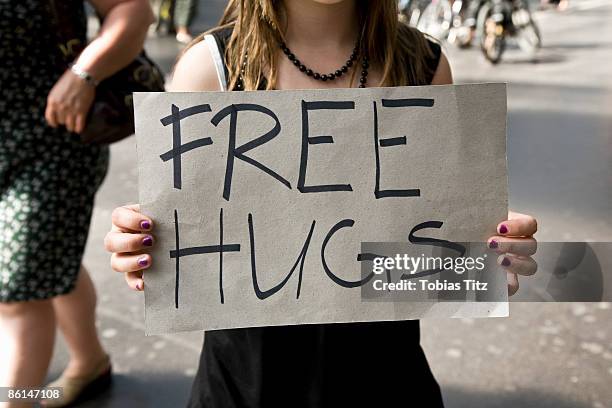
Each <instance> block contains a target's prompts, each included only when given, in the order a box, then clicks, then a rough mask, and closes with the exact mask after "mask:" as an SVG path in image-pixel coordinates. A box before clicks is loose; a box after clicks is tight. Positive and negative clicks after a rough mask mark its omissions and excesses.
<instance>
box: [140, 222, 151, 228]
mask: <svg viewBox="0 0 612 408" xmlns="http://www.w3.org/2000/svg"><path fill="white" fill-rule="evenodd" d="M140 228H142V229H143V230H148V229H150V228H151V223H150V222H149V221H147V220H144V221H140Z"/></svg>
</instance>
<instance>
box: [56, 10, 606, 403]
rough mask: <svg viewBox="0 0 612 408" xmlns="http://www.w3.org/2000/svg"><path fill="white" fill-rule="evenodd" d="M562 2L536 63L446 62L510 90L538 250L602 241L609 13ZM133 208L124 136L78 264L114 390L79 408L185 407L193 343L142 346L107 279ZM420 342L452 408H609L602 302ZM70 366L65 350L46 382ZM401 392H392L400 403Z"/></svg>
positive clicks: (117, 284) (169, 54)
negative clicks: (108, 248)
mask: <svg viewBox="0 0 612 408" xmlns="http://www.w3.org/2000/svg"><path fill="white" fill-rule="evenodd" d="M571 3H572V4H571V7H570V9H569V10H568V11H566V12H562V13H560V12H555V11H541V12H537V13H536V19H537V21H538V24H539V25H540V28H541V31H542V34H543V43H544V46H543V49H542V50H541V51H540V52H539V53H538V54H537V55H536V57H535V58H528V57H526V56H525V55H523V54H522V53H521V52H520V51H518V50H510V51H509V52H508V53H507V55H506V56H504V61H503V62H502V63H501V64H500V65H498V66H491V65H490V64H488V63H487V62H486V61H484V59H483V58H482V56H481V55H480V52H479V51H478V50H476V49H472V50H458V49H456V48H455V47H454V46H452V45H447V46H446V52H447V54H448V56H449V59H450V61H451V64H452V67H453V70H454V75H455V79H456V82H458V83H466V82H486V81H504V82H508V106H509V117H508V127H509V134H508V166H509V183H510V204H511V208H514V209H517V210H520V211H522V212H527V213H530V214H534V215H535V216H536V217H537V218H538V219H539V224H540V226H541V229H540V232H539V233H538V239H539V240H541V241H587V242H590V241H595V242H611V241H612V239H611V238H612V232H611V231H612V191H611V184H612V111H611V110H610V106H611V102H612V76H611V75H610V65H611V63H612V28H610V22H611V21H612V2H610V1H606V0H573V1H572V2H571ZM222 7H223V2H222V1H219V0H215V1H202V2H201V4H200V8H199V16H198V18H197V20H196V22H195V24H194V27H195V29H196V31H198V30H203V29H206V28H208V27H210V26H211V25H213V24H214V23H215V21H217V19H218V18H219V16H220V13H221V10H222ZM147 49H148V51H149V53H150V54H151V56H153V57H154V58H155V59H156V60H157V61H159V63H160V64H161V65H162V66H163V67H164V69H165V70H169V68H170V67H171V65H172V63H173V61H174V60H175V58H176V55H177V53H178V51H179V50H180V47H179V46H178V45H177V44H176V43H175V42H174V40H173V39H172V38H157V37H155V36H151V38H150V39H149V41H148V43H147ZM136 201H137V169H136V150H135V140H134V139H133V138H132V139H129V140H126V141H123V142H121V143H119V144H117V145H114V146H113V147H112V160H111V168H110V171H109V174H108V176H107V178H106V181H105V183H104V185H103V187H102V188H101V190H100V192H99V194H98V197H97V203H96V207H95V210H94V218H93V223H92V227H91V233H90V240H89V244H88V248H87V252H86V255H85V264H86V265H87V267H88V268H89V269H90V270H91V272H92V275H93V279H94V281H95V283H96V286H97V288H98V293H99V307H98V314H99V317H98V327H99V331H100V335H101V336H102V339H103V341H104V344H105V345H106V347H107V348H108V350H109V352H110V353H111V355H112V358H113V363H114V369H115V373H116V382H115V387H114V388H113V390H112V391H110V392H108V393H107V394H106V395H104V396H103V397H102V398H101V399H100V400H98V401H97V402H96V403H95V404H93V403H92V404H88V405H87V406H92V407H93V406H103V407H130V408H135V407H179V406H183V405H184V404H185V402H186V400H187V396H188V394H189V390H190V386H191V381H192V378H193V376H194V374H195V370H196V367H197V363H198V356H199V351H200V347H201V343H202V334H201V333H187V334H177V335H171V336H152V337H145V336H144V334H143V333H144V326H143V296H142V295H141V294H138V293H133V292H131V291H129V290H128V289H127V287H126V286H125V285H124V281H123V279H122V277H121V276H120V275H119V274H117V273H114V272H112V271H111V269H110V267H109V262H108V259H109V257H108V255H107V254H106V253H105V252H104V250H103V247H102V239H103V237H104V234H105V233H106V231H107V230H108V228H109V224H110V213H111V211H112V209H113V208H114V207H115V206H118V205H122V204H126V203H133V202H136ZM604 266H605V265H604ZM607 266H608V267H607V269H606V270H607V273H608V274H609V273H610V270H611V269H612V266H611V265H609V264H608V265H607ZM609 284H610V283H609V281H608V285H609ZM422 339H423V347H424V349H425V351H426V353H427V355H428V357H429V360H430V364H431V367H432V370H433V371H434V373H435V375H436V377H437V378H438V380H439V382H440V384H441V387H442V391H443V393H444V398H445V401H446V404H447V406H448V407H450V408H458V407H466V408H468V407H469V408H479V407H483V408H484V407H487V408H496V407H500V408H501V407H504V408H505V407H513V408H514V407H544V408H545V407H551V408H552V407H555V408H565V407H568V408H569V407H580V408H582V407H593V408H602V407H612V387H610V385H611V384H612V341H611V340H612V310H611V307H610V304H609V303H563V304H541V303H523V304H519V303H512V304H511V316H510V317H509V318H503V319H482V320H474V319H437V320H424V321H423V322H422ZM395 341H397V349H398V350H401V339H396V340H395ZM389 357H390V358H392V356H389ZM66 361H67V355H66V350H65V347H64V345H63V342H62V341H61V340H60V341H58V344H57V347H56V353H55V356H54V360H53V364H52V369H51V373H50V375H49V378H52V377H55V376H56V375H58V374H59V373H60V371H61V369H62V367H63V366H64V364H65V363H66ZM409 369H410V367H406V370H409ZM409 388H410V385H409V384H407V385H406V389H405V390H398V391H402V392H404V393H405V394H404V395H406V397H407V399H409V398H410V389H409ZM419 406H424V405H419Z"/></svg>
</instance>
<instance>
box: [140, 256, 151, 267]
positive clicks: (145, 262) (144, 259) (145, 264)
mask: <svg viewBox="0 0 612 408" xmlns="http://www.w3.org/2000/svg"><path fill="white" fill-rule="evenodd" d="M148 264H149V260H148V259H147V258H146V257H144V256H143V257H142V258H140V259H139V260H138V266H147V265H148Z"/></svg>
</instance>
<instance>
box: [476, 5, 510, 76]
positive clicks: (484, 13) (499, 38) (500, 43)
mask: <svg viewBox="0 0 612 408" xmlns="http://www.w3.org/2000/svg"><path fill="white" fill-rule="evenodd" d="M478 21H479V23H478V31H479V33H480V49H481V50H482V53H483V55H484V56H485V58H486V59H487V60H488V61H489V62H491V63H492V64H497V63H499V61H501V58H502V55H503V53H504V51H505V49H506V33H505V29H504V26H503V24H499V23H498V22H496V21H495V19H494V18H493V9H492V7H491V5H490V4H489V3H487V4H485V5H483V6H482V8H481V10H480V13H479V16H478Z"/></svg>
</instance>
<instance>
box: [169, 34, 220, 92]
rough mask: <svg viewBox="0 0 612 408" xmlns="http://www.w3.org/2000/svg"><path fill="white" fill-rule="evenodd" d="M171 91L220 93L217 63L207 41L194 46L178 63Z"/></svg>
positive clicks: (171, 83)
mask: <svg viewBox="0 0 612 408" xmlns="http://www.w3.org/2000/svg"><path fill="white" fill-rule="evenodd" d="M169 90H170V91H185V92H188V91H220V90H221V86H220V85H219V80H218V77H217V69H216V67H215V63H214V60H213V57H212V54H211V52H210V49H209V47H208V44H207V43H206V42H205V41H200V42H198V43H195V44H193V45H192V46H191V47H190V48H189V49H188V50H187V51H185V53H183V55H182V56H181V57H180V59H179V60H178V61H177V63H176V65H175V66H174V72H173V73H172V80H171V82H170V86H169Z"/></svg>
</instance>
